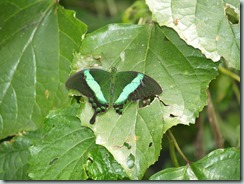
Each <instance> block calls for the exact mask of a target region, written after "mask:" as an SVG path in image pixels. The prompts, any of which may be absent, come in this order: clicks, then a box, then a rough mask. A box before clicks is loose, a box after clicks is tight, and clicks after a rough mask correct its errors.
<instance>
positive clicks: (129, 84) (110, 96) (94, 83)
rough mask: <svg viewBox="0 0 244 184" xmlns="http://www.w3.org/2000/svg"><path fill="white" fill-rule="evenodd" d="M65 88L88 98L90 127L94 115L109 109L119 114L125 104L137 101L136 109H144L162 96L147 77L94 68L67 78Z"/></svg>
mask: <svg viewBox="0 0 244 184" xmlns="http://www.w3.org/2000/svg"><path fill="white" fill-rule="evenodd" d="M66 87H67V88H68V89H74V90H77V91H79V92H80V93H81V94H82V95H84V96H86V97H87V98H88V101H89V102H90V103H91V105H92V108H93V109H94V115H93V116H92V118H91V119H90V123H91V124H94V123H95V121H96V116H97V114H99V113H101V112H106V111H107V109H108V108H109V107H110V106H113V108H114V109H115V111H116V112H117V113H118V114H122V112H123V107H124V104H125V103H126V102H127V101H137V100H139V107H144V106H146V105H149V104H150V103H151V102H152V101H153V99H154V98H155V97H156V96H157V95H160V94H161V93H162V88H161V87H160V85H159V84H158V83H157V82H156V81H155V80H154V79H153V78H151V77H149V76H148V75H146V74H143V73H140V72H136V71H121V72H116V71H115V70H112V71H111V72H108V71H106V70H102V69H96V68H91V69H84V70H81V71H79V72H77V73H75V74H74V75H72V76H70V78H69V79H68V80H67V82H66Z"/></svg>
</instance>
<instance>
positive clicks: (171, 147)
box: [167, 135, 179, 167]
mask: <svg viewBox="0 0 244 184" xmlns="http://www.w3.org/2000/svg"><path fill="white" fill-rule="evenodd" d="M167 137H168V140H169V152H170V157H171V160H172V163H173V165H174V166H175V167H179V163H178V160H177V157H176V155H175V147H174V141H173V140H172V139H171V138H170V136H169V135H167Z"/></svg>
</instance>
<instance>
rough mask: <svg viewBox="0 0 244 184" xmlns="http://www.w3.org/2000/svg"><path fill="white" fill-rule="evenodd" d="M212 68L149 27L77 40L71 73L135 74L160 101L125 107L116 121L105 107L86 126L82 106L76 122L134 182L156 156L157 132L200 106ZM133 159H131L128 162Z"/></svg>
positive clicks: (111, 29) (88, 112)
mask: <svg viewBox="0 0 244 184" xmlns="http://www.w3.org/2000/svg"><path fill="white" fill-rule="evenodd" d="M217 66H218V63H213V62H212V61H211V60H208V59H206V58H205V57H204V56H203V55H202V54H201V53H200V52H199V51H197V50H194V49H193V48H192V47H189V46H187V45H186V44H185V43H184V42H183V41H182V40H181V39H180V38H179V37H178V36H177V34H175V32H173V31H172V30H170V29H167V28H159V27H158V26H155V25H143V26H140V25H128V24H113V25H109V26H106V27H104V28H102V29H99V30H97V31H95V32H93V33H91V34H89V35H87V37H86V38H85V39H84V40H83V44H82V47H81V51H80V53H78V54H76V56H75V60H74V64H73V69H74V70H75V71H77V70H81V69H83V68H86V67H100V68H103V69H105V70H110V69H111V68H112V67H116V68H117V70H118V71H130V70H134V71H139V72H142V73H145V74H147V75H149V76H150V77H152V78H154V79H155V80H156V81H157V82H158V83H159V84H160V86H161V87H162V89H163V93H162V94H161V95H160V99H161V100H163V101H164V102H165V103H166V104H167V105H168V106H164V105H163V104H162V103H161V102H160V101H159V100H158V99H155V100H154V102H153V103H152V104H151V105H150V106H148V107H145V108H142V109H139V108H138V105H137V104H136V103H128V104H127V106H126V107H125V110H124V112H123V115H122V116H119V115H118V114H116V113H115V111H114V110H113V109H112V108H110V109H109V110H108V111H107V112H106V113H104V114H100V115H98V117H97V120H96V123H95V125H90V124H89V120H90V118H91V117H92V114H93V110H92V108H91V106H90V104H88V103H86V104H85V105H84V107H83V108H82V110H81V115H80V119H81V122H82V124H83V125H84V126H88V127H90V128H91V129H92V130H93V131H94V133H95V134H96V143H97V144H101V145H103V146H105V147H106V148H107V149H108V150H109V151H110V152H111V153H112V155H113V156H114V158H115V159H116V160H117V161H118V162H119V163H120V164H121V165H122V167H123V168H124V169H125V171H126V173H127V174H128V175H129V177H130V178H131V179H140V178H142V176H143V175H144V172H145V171H146V169H147V168H148V167H149V166H150V165H152V164H153V163H154V162H155V161H156V160H157V159H158V156H159V153H160V150H161V139H162V136H163V133H164V132H166V130H168V129H169V128H170V127H172V126H174V125H177V124H185V125H189V123H194V122H195V118H196V117H197V116H198V113H199V112H200V111H201V110H202V109H203V107H204V105H205V104H206V92H205V91H206V89H207V87H208V84H209V82H210V81H211V80H212V79H213V78H214V77H215V76H216V75H217ZM132 158H133V159H132Z"/></svg>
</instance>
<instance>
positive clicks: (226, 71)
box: [219, 66, 240, 82]
mask: <svg viewBox="0 0 244 184" xmlns="http://www.w3.org/2000/svg"><path fill="white" fill-rule="evenodd" d="M219 71H220V72H221V73H223V74H225V75H228V76H229V77H231V78H233V79H235V80H236V81H238V82H240V76H238V75H236V74H235V73H233V72H231V71H230V70H227V69H226V68H224V67H221V66H220V67H219Z"/></svg>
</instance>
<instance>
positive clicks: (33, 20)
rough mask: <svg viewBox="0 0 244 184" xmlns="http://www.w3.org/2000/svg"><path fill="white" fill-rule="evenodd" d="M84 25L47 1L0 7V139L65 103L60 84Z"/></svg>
mask: <svg viewBox="0 0 244 184" xmlns="http://www.w3.org/2000/svg"><path fill="white" fill-rule="evenodd" d="M85 32H86V26H85V25H84V24H82V23H81V22H79V21H78V20H77V19H75V17H74V12H71V11H67V10H64V9H63V8H62V7H61V6H59V5H58V4H56V3H55V1H53V0H41V1H40V0H28V1H19V0H13V1H8V0H2V1H1V2H0V74H1V75H0V139H1V138H3V137H6V136H8V135H11V134H14V133H16V132H18V131H20V130H33V129H36V127H38V126H39V125H40V124H41V123H42V120H43V117H44V116H45V115H46V114H47V113H48V112H49V110H50V109H54V108H57V107H60V106H62V105H64V104H67V101H68V100H67V99H68V98H65V97H66V96H67V91H66V90H65V87H64V82H65V80H66V79H67V77H68V72H67V71H68V70H69V63H70V61H71V60H72V56H73V55H72V53H73V51H74V50H76V49H77V48H78V46H79V45H80V40H81V35H82V34H84V33H85Z"/></svg>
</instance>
